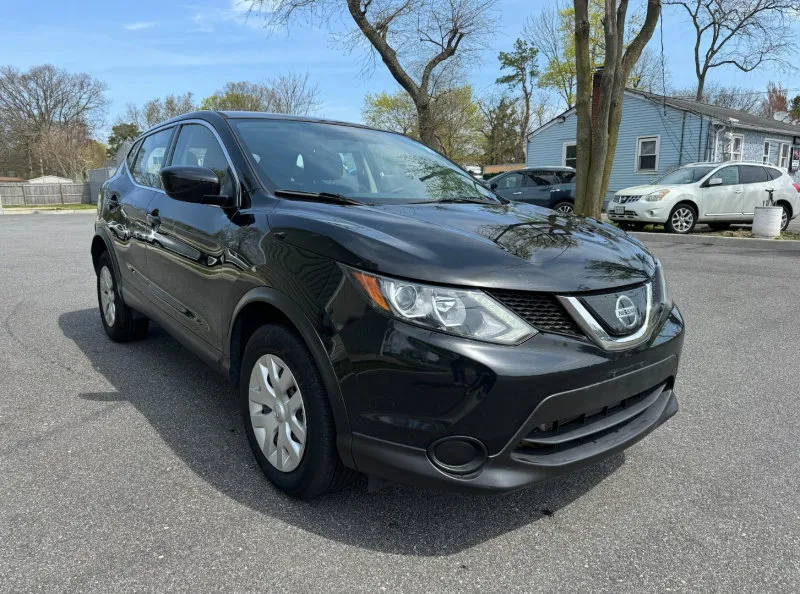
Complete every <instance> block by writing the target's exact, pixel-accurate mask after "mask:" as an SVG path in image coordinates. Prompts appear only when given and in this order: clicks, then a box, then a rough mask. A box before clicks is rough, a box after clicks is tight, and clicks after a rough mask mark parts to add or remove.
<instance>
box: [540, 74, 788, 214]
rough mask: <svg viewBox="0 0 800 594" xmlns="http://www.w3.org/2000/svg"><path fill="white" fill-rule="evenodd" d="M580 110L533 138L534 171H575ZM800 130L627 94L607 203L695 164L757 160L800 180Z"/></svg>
mask: <svg viewBox="0 0 800 594" xmlns="http://www.w3.org/2000/svg"><path fill="white" fill-rule="evenodd" d="M576 121H577V120H576V115H575V109H574V108H573V109H570V110H567V111H565V112H564V113H562V114H561V115H559V116H557V117H556V118H554V119H552V120H551V121H549V122H548V123H546V124H545V125H543V126H542V127H541V128H538V129H537V130H534V131H533V132H531V133H530V135H529V136H528V152H527V155H528V156H527V164H528V166H529V167H543V166H552V165H566V166H570V167H575V164H576V150H575V146H576V145H575V131H576V127H577V126H576ZM798 152H800V126H797V125H793V124H790V123H787V122H780V121H777V120H771V119H767V118H761V117H758V116H754V115H751V114H749V113H746V112H742V111H738V110H735V109H727V108H724V107H719V106H716V105H708V104H706V103H700V102H697V101H690V100H686V99H674V98H671V97H662V96H660V95H653V94H651V93H645V92H642V91H636V90H631V89H628V90H626V91H625V94H624V96H623V100H622V121H621V124H620V128H619V138H618V140H617V147H616V151H615V153H614V165H613V168H612V170H611V177H610V179H609V185H608V192H607V194H606V196H605V202H608V200H609V199H610V198H611V197H613V196H614V193H615V192H617V191H619V190H622V189H624V188H627V187H630V186H637V185H641V184H646V183H650V182H652V181H653V180H655V179H657V178H659V177H661V176H662V175H664V174H665V173H668V172H669V171H672V170H673V169H676V168H678V167H680V166H681V165H685V164H686V163H693V162H697V161H713V162H721V161H731V160H732V161H758V162H761V163H771V164H772V165H777V166H779V167H781V168H783V169H786V170H790V171H791V173H792V175H793V176H794V178H795V179H796V180H797V181H800V172H798V163H797V161H798V160H797V158H796V157H797V153H798Z"/></svg>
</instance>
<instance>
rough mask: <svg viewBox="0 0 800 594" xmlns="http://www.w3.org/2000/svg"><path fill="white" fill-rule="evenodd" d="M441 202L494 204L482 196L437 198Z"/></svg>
mask: <svg viewBox="0 0 800 594" xmlns="http://www.w3.org/2000/svg"><path fill="white" fill-rule="evenodd" d="M435 202H438V203H439V204H465V203H466V204H492V202H489V201H488V200H481V199H480V198H478V199H475V198H464V197H461V198H442V199H441V200H436V201H435Z"/></svg>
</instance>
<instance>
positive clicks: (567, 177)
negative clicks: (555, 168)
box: [558, 171, 575, 184]
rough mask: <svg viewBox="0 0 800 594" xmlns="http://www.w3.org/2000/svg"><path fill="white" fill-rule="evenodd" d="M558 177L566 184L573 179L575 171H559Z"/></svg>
mask: <svg viewBox="0 0 800 594" xmlns="http://www.w3.org/2000/svg"><path fill="white" fill-rule="evenodd" d="M558 177H559V179H560V180H561V183H563V184H568V183H571V182H573V181H575V172H574V171H559V172H558Z"/></svg>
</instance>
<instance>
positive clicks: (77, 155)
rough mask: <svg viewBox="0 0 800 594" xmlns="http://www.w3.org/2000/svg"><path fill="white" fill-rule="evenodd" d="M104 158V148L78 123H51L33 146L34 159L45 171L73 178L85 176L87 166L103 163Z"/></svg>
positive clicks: (98, 165) (78, 178)
mask: <svg viewBox="0 0 800 594" xmlns="http://www.w3.org/2000/svg"><path fill="white" fill-rule="evenodd" d="M98 149H99V155H98ZM104 157H105V147H104V146H103V145H102V144H100V143H98V142H97V141H94V140H92V139H91V138H89V137H88V136H87V134H86V127H85V126H84V125H83V124H81V123H79V122H73V123H71V124H52V125H50V126H48V127H47V128H46V129H45V130H43V131H42V132H41V134H39V136H38V137H37V139H36V145H35V147H34V160H35V161H36V162H38V163H39V166H40V167H41V172H42V173H51V174H56V175H60V176H62V177H68V178H71V179H74V180H80V179H83V178H84V176H85V175H84V174H85V172H86V170H87V169H89V168H91V167H100V166H102V164H103V160H104Z"/></svg>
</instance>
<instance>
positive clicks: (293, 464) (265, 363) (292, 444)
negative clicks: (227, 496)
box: [249, 355, 306, 472]
mask: <svg viewBox="0 0 800 594" xmlns="http://www.w3.org/2000/svg"><path fill="white" fill-rule="evenodd" d="M249 398H250V423H251V424H252V426H253V433H254V434H255V437H256V441H257V442H258V445H259V447H260V448H261V451H262V452H263V453H264V456H266V458H267V460H269V463H270V464H272V465H273V466H274V467H275V468H277V469H278V470H280V471H281V472H291V471H293V470H294V469H295V468H297V467H298V465H299V464H300V462H301V461H302V459H303V453H304V452H305V449H306V409H305V405H304V403H303V396H302V394H301V393H300V387H299V386H298V385H297V380H295V377H294V374H293V373H292V370H291V369H289V366H288V365H286V363H284V362H283V360H282V359H281V358H280V357H276V356H275V355H263V356H262V357H260V358H259V359H258V361H256V364H255V365H254V366H253V371H252V372H251V373H250V389H249Z"/></svg>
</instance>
